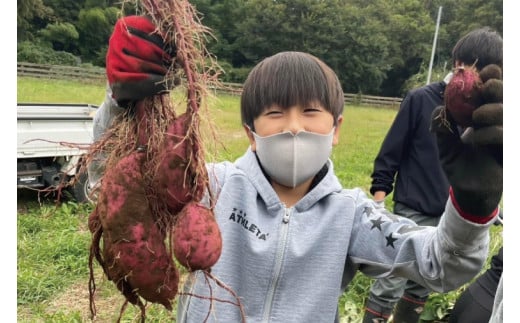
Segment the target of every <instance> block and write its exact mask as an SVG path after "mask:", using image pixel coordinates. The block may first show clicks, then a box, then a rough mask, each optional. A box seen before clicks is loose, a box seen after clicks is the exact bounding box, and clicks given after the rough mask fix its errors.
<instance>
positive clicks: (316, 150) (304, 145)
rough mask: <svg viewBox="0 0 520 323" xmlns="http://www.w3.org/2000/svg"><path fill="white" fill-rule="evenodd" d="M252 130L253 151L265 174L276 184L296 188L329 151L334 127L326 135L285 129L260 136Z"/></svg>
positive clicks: (314, 173) (312, 174)
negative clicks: (254, 146) (295, 132)
mask: <svg viewBox="0 0 520 323" xmlns="http://www.w3.org/2000/svg"><path fill="white" fill-rule="evenodd" d="M252 133H253V136H254V137H255V142H256V154H257V156H258V158H259V159H260V163H261V164H262V167H263V168H264V170H265V172H266V173H267V175H269V176H270V177H271V178H272V179H273V180H275V181H276V182H277V183H280V184H282V185H284V186H287V187H296V186H298V185H300V184H301V183H303V182H305V181H306V180H308V179H309V178H311V177H313V176H314V175H316V174H317V173H318V172H319V171H320V169H321V168H322V167H323V165H325V162H327V160H328V158H329V156H330V153H331V151H332V139H333V136H334V128H333V129H332V131H331V132H330V133H329V134H327V135H321V134H317V133H313V132H307V131H300V132H298V133H297V134H296V135H294V134H293V133H292V132H290V131H287V132H283V133H278V134H275V135H271V136H266V137H260V136H259V135H257V134H256V133H254V132H253V131H252Z"/></svg>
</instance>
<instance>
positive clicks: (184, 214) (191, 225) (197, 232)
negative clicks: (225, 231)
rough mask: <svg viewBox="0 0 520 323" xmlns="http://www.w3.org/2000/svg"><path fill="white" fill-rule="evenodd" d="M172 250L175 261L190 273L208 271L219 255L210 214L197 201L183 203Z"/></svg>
mask: <svg viewBox="0 0 520 323" xmlns="http://www.w3.org/2000/svg"><path fill="white" fill-rule="evenodd" d="M173 249H174V255H175V258H176V259H177V260H178V261H179V262H180V263H181V264H182V265H183V266H184V267H186V268H188V269H189V270H190V271H194V270H199V269H200V270H207V271H209V270H210V268H211V267H212V266H213V265H214V264H215V263H216V262H217V260H218V259H219V258H220V254H221V253H222V237H221V234H220V229H219V227H218V224H217V222H216V220H215V216H214V214H213V211H212V210H211V209H209V208H207V207H205V206H204V205H202V204H200V203H197V202H190V203H188V204H186V206H184V208H183V209H182V211H181V213H180V214H179V217H178V218H177V222H176V223H175V227H174V243H173Z"/></svg>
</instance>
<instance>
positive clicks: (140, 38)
mask: <svg viewBox="0 0 520 323" xmlns="http://www.w3.org/2000/svg"><path fill="white" fill-rule="evenodd" d="M163 47H164V42H163V38H162V36H161V35H160V34H158V32H157V31H156V27H155V26H154V24H153V23H152V22H151V21H150V20H149V19H148V18H146V17H143V16H128V17H124V18H121V19H119V20H118V21H117V23H116V25H115V27H114V31H113V33H112V35H111V37H110V40H109V46H108V50H107V56H106V72H107V78H108V82H109V85H110V87H111V89H112V93H113V94H112V95H113V98H114V99H115V100H116V101H117V103H118V104H119V105H120V106H122V107H126V106H127V104H128V103H129V102H131V101H137V100H140V99H143V98H145V97H147V96H153V95H155V94H157V93H160V92H164V91H167V90H168V86H167V84H166V83H165V82H164V77H165V75H166V74H167V72H168V68H169V66H170V65H171V62H172V58H171V56H170V54H169V53H168V52H167V51H165V50H164V49H163Z"/></svg>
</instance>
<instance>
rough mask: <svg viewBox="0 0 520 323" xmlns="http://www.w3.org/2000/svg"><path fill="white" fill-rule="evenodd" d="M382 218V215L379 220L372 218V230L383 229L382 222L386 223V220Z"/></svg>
mask: <svg viewBox="0 0 520 323" xmlns="http://www.w3.org/2000/svg"><path fill="white" fill-rule="evenodd" d="M381 218H382V216H380V217H379V218H378V219H377V220H370V222H372V227H371V228H370V230H372V229H373V228H377V229H378V230H379V231H382V229H381V224H383V223H385V221H383V220H381Z"/></svg>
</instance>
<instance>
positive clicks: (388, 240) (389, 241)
mask: <svg viewBox="0 0 520 323" xmlns="http://www.w3.org/2000/svg"><path fill="white" fill-rule="evenodd" d="M393 234H394V233H393V232H392V233H390V235H389V236H386V237H385V238H386V246H387V247H388V246H390V247H392V248H394V249H395V247H394V241H396V240H397V238H394V237H393Z"/></svg>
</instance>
